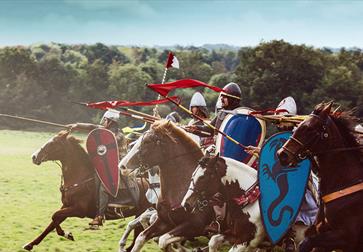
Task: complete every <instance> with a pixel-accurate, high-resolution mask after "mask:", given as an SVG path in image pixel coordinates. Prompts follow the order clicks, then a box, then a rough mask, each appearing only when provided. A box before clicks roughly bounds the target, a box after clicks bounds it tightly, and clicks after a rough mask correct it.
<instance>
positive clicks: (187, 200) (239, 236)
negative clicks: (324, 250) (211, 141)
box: [182, 155, 308, 251]
mask: <svg viewBox="0 0 363 252" xmlns="http://www.w3.org/2000/svg"><path fill="white" fill-rule="evenodd" d="M257 179H258V178H257V171H256V170H255V169H254V168H252V167H250V166H248V165H246V164H244V163H241V162H238V161H236V160H234V159H231V158H227V157H220V156H219V155H217V156H214V157H204V158H203V159H202V160H200V162H199V166H198V167H197V168H196V169H195V171H194V173H193V176H192V179H191V182H190V186H189V189H188V192H187V193H186V195H185V196H184V199H183V201H182V206H183V207H185V208H186V209H188V210H189V211H192V210H194V209H195V208H198V206H199V205H200V204H212V205H221V203H223V202H226V216H225V220H224V221H221V222H216V223H217V224H218V226H219V234H217V235H214V236H212V238H211V239H210V241H209V251H219V250H218V249H219V247H220V246H221V245H222V244H223V243H224V242H225V241H228V242H230V243H231V244H234V245H236V246H234V247H232V249H231V250H232V251H234V250H237V251H239V250H242V251H250V250H252V251H253V250H256V249H257V248H266V249H270V248H271V244H270V243H269V242H268V241H267V240H266V238H267V236H266V233H265V229H264V228H263V225H262V219H261V212H260V207H259V204H258V202H257V199H258V197H259V190H258V181H257ZM218 194H220V195H218ZM216 195H217V199H216ZM206 202H209V203H206ZM215 202H217V204H216V203H215ZM307 228H308V227H307V226H305V225H293V226H292V229H293V232H294V233H296V236H295V240H296V241H301V240H302V239H303V238H304V232H305V231H306V230H307Z"/></svg>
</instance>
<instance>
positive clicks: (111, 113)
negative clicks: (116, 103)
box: [100, 110, 120, 124]
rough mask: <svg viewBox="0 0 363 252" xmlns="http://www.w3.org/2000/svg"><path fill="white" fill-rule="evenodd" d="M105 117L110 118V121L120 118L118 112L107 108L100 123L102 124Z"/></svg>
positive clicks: (116, 120)
mask: <svg viewBox="0 0 363 252" xmlns="http://www.w3.org/2000/svg"><path fill="white" fill-rule="evenodd" d="M106 118H107V119H109V120H111V121H114V122H118V119H119V118H120V114H119V113H118V112H115V111H111V110H107V111H106V112H105V113H104V114H103V116H102V119H101V121H100V123H101V124H103V123H104V121H105V119H106Z"/></svg>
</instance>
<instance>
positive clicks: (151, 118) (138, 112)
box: [120, 107, 160, 121]
mask: <svg viewBox="0 0 363 252" xmlns="http://www.w3.org/2000/svg"><path fill="white" fill-rule="evenodd" d="M120 108H121V109H122V110H125V111H127V112H131V113H133V114H136V115H140V116H142V117H145V118H148V119H150V120H152V121H156V120H160V117H156V116H152V115H149V114H146V113H143V112H140V111H137V110H134V109H130V108H123V107H120Z"/></svg>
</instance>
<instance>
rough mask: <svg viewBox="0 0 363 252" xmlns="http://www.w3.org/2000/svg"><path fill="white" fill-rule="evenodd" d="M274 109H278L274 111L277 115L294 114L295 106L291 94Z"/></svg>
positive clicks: (295, 111)
mask: <svg viewBox="0 0 363 252" xmlns="http://www.w3.org/2000/svg"><path fill="white" fill-rule="evenodd" d="M276 110H280V112H277V113H276V114H279V115H296V113H297V108H296V103H295V100H294V98H292V97H291V96H289V97H286V98H284V99H283V100H282V101H281V102H280V103H279V105H278V106H277V108H276Z"/></svg>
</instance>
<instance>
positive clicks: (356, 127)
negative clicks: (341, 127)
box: [354, 124, 363, 134]
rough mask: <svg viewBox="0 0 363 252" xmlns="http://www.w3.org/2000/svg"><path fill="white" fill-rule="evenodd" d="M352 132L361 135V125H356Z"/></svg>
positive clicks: (362, 129)
mask: <svg viewBox="0 0 363 252" xmlns="http://www.w3.org/2000/svg"><path fill="white" fill-rule="evenodd" d="M354 130H355V131H356V132H358V133H362V134H363V126H362V125H361V124H357V125H356V126H355V128H354Z"/></svg>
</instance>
